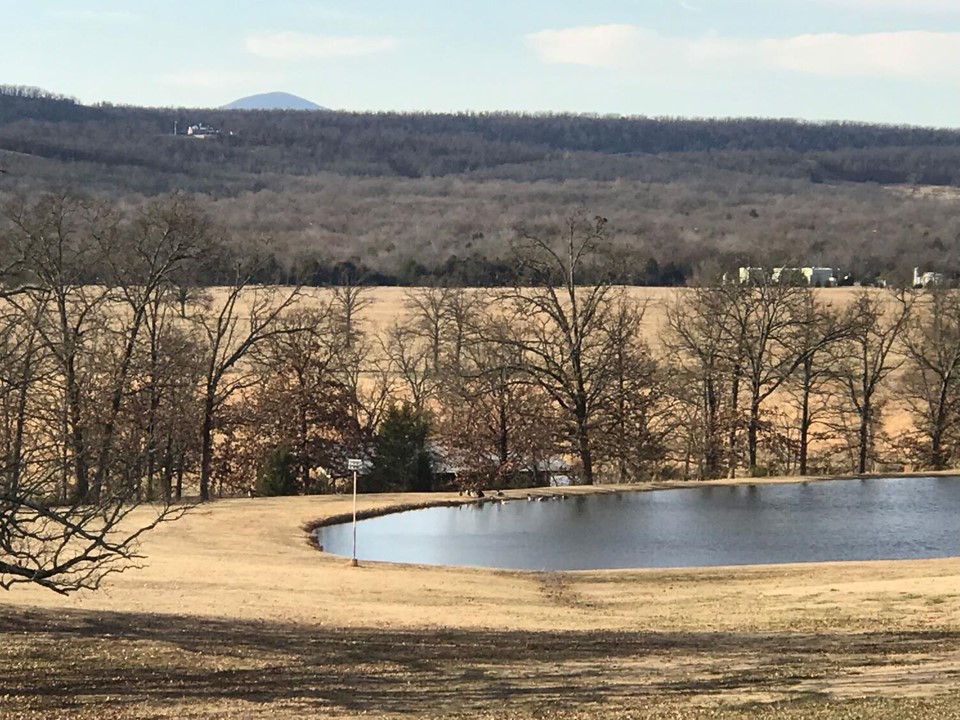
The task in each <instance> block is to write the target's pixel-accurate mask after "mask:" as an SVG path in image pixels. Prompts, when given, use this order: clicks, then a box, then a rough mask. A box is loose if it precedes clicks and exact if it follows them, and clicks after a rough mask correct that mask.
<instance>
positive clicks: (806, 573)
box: [0, 488, 960, 720]
mask: <svg viewBox="0 0 960 720" xmlns="http://www.w3.org/2000/svg"><path fill="white" fill-rule="evenodd" d="M577 491H582V492H615V491H620V489H615V488H597V489H586V488H584V489H577ZM449 499H451V498H449V497H447V496H443V495H431V496H410V495H403V496H399V495H397V496H389V495H381V496H362V497H361V508H362V509H363V508H368V509H373V508H385V507H389V506H391V505H395V504H398V503H409V502H421V501H434V500H449ZM349 509H350V502H349V498H347V497H342V496H325V497H305V498H276V499H267V498H264V499H254V500H250V499H243V500H224V501H219V502H215V503H211V504H208V505H204V506H202V507H199V508H197V509H195V510H193V511H191V512H190V513H189V514H188V515H187V516H186V517H185V518H183V519H182V520H180V521H178V522H176V523H174V524H170V525H167V526H164V527H161V528H160V529H158V530H157V531H156V532H154V533H153V534H152V535H150V536H149V537H148V538H147V539H146V540H145V542H144V544H143V548H142V550H143V553H144V556H145V557H144V560H143V567H142V568H140V569H131V570H129V571H127V572H125V573H123V574H121V575H115V576H112V577H111V578H110V579H108V580H107V582H106V584H105V587H104V588H103V589H102V590H101V591H99V592H96V593H84V594H80V595H77V596H72V597H69V598H62V597H60V596H57V595H54V594H52V593H49V592H48V591H42V590H39V589H34V588H30V587H18V588H16V589H14V590H13V591H11V592H9V593H6V594H5V596H4V598H3V599H4V604H3V606H0V665H2V666H3V668H4V672H3V674H2V680H0V686H2V689H0V717H4V718H30V719H31V720H33V719H38V720H39V718H44V719H46V718H97V719H98V720H103V719H106V718H258V717H268V716H269V717H272V718H300V717H332V718H354V717H390V718H414V717H416V718H420V717H483V718H548V717H557V718H611V717H612V718H647V717H650V718H747V717H783V718H875V717H897V718H949V717H960V692H958V689H957V679H958V677H960V643H958V641H960V597H958V594H957V588H958V587H960V559H944V560H927V561H904V562H876V563H830V564H808V565H789V566H758V567H741V568H709V569H685V570H633V571H602V572H574V573H538V572H503V571H494V570H480V569H468V568H442V567H428V566H400V565H391V564H380V563H366V562H362V563H361V566H360V567H357V568H352V567H350V566H349V563H348V562H347V561H345V560H344V559H343V558H340V557H335V556H331V555H328V554H324V553H320V552H318V551H316V550H315V549H313V548H312V547H310V546H309V544H308V542H307V535H306V533H305V531H304V529H303V526H304V525H305V524H306V523H308V522H311V521H315V520H317V519H321V518H323V517H328V516H331V515H336V514H340V513H343V512H349Z"/></svg>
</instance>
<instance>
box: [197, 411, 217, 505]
mask: <svg viewBox="0 0 960 720" xmlns="http://www.w3.org/2000/svg"><path fill="white" fill-rule="evenodd" d="M213 410H214V402H213V396H212V394H210V393H208V394H207V397H206V400H204V404H203V424H202V426H201V429H200V500H202V501H204V502H206V501H207V500H209V499H210V475H211V466H212V464H213Z"/></svg>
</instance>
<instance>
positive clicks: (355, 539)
mask: <svg viewBox="0 0 960 720" xmlns="http://www.w3.org/2000/svg"><path fill="white" fill-rule="evenodd" d="M350 564H351V565H352V566H353V567H357V471H356V470H354V471H353V555H352V556H351V558H350Z"/></svg>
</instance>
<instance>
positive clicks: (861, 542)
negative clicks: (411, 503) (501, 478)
mask: <svg viewBox="0 0 960 720" xmlns="http://www.w3.org/2000/svg"><path fill="white" fill-rule="evenodd" d="M958 521H960V478H954V477H928V478H915V477H914V478H889V479H866V480H829V481H822V482H808V483H791V484H785V485H754V484H750V485H733V486H700V487H694V488H689V489H686V488H685V489H678V490H657V491H652V492H623V493H612V494H602V495H587V496H571V497H569V498H568V499H566V500H561V499H553V500H548V501H543V502H540V501H532V502H531V501H527V500H512V501H509V502H503V503H501V502H497V501H493V502H485V503H483V504H482V505H474V504H469V505H463V506H460V507H442V508H440V507H438V508H428V509H424V510H414V511H409V512H403V513H397V514H394V515H385V516H383V517H377V518H372V519H369V520H363V521H361V522H360V523H358V526H357V556H358V557H359V558H360V559H361V560H385V561H390V562H401V563H424V564H433V565H466V566H477V567H490V568H504V569H525V570H588V569H601V568H663V567H699V566H717V565H754V564H766V563H795V562H819V561H830V560H881V559H886V560H897V559H908V558H933V557H951V556H960V522H958ZM317 539H318V542H319V543H320V544H321V545H322V546H323V547H324V548H325V549H326V550H327V551H328V552H332V553H334V554H338V555H345V556H347V557H349V556H350V553H351V526H350V524H349V523H347V524H345V525H337V526H331V527H325V528H321V529H319V530H318V531H317Z"/></svg>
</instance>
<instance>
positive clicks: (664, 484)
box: [300, 469, 960, 567]
mask: <svg viewBox="0 0 960 720" xmlns="http://www.w3.org/2000/svg"><path fill="white" fill-rule="evenodd" d="M931 477H960V470H958V469H952V470H942V471H933V472H909V473H908V472H903V473H882V474H880V473H867V474H863V475H815V476H814V475H809V476H804V477H800V476H793V475H782V476H776V477H768V478H718V479H715V480H663V481H651V482H648V483H635V484H633V483H631V484H624V485H566V486H563V487H533V488H511V489H506V490H503V491H502V492H503V495H502V496H499V497H498V496H491V495H485V496H484V497H482V498H471V497H465V496H457V498H456V499H452V498H451V497H450V496H451V495H452V493H451V492H450V491H438V492H437V493H436V495H437V498H436V500H421V501H418V502H399V503H390V504H386V505H377V506H374V507H367V508H363V509H361V510H358V511H357V521H358V522H359V521H360V520H369V519H372V518H378V517H385V516H387V515H395V514H397V513H404V512H411V511H414V510H426V509H429V508H437V507H458V506H465V505H483V504H486V503H491V502H514V501H519V500H526V499H527V497H528V496H533V497H541V496H546V497H549V496H554V495H561V494H566V495H571V496H575V495H579V496H587V495H601V494H615V493H642V492H656V491H661V490H696V489H698V488H705V487H719V488H723V487H750V486H751V485H754V486H761V485H805V484H807V483H821V482H835V481H853V480H886V479H899V478H917V479H922V478H931ZM378 495H379V494H378V493H363V494H361V495H359V496H358V497H363V498H371V497H377V496H378ZM420 495H421V496H422V495H423V494H422V493H421V494H420ZM402 496H403V495H402V494H400V497H402ZM340 497H346V495H341V496H340ZM352 520H353V512H352V511H351V512H346V513H338V514H336V515H327V516H323V517H319V518H316V519H313V520H309V521H307V522H304V523H303V524H302V525H301V526H300V529H301V530H302V531H303V532H304V533H306V534H307V544H308V545H310V546H311V547H313V548H314V549H315V550H318V551H320V552H323V551H324V550H323V548H322V547H321V546H320V545H319V543H318V542H317V539H316V531H317V530H319V529H320V528H325V527H330V526H332V525H341V524H346V523H349V522H352ZM890 562H896V561H890ZM708 567H710V566H708Z"/></svg>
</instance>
